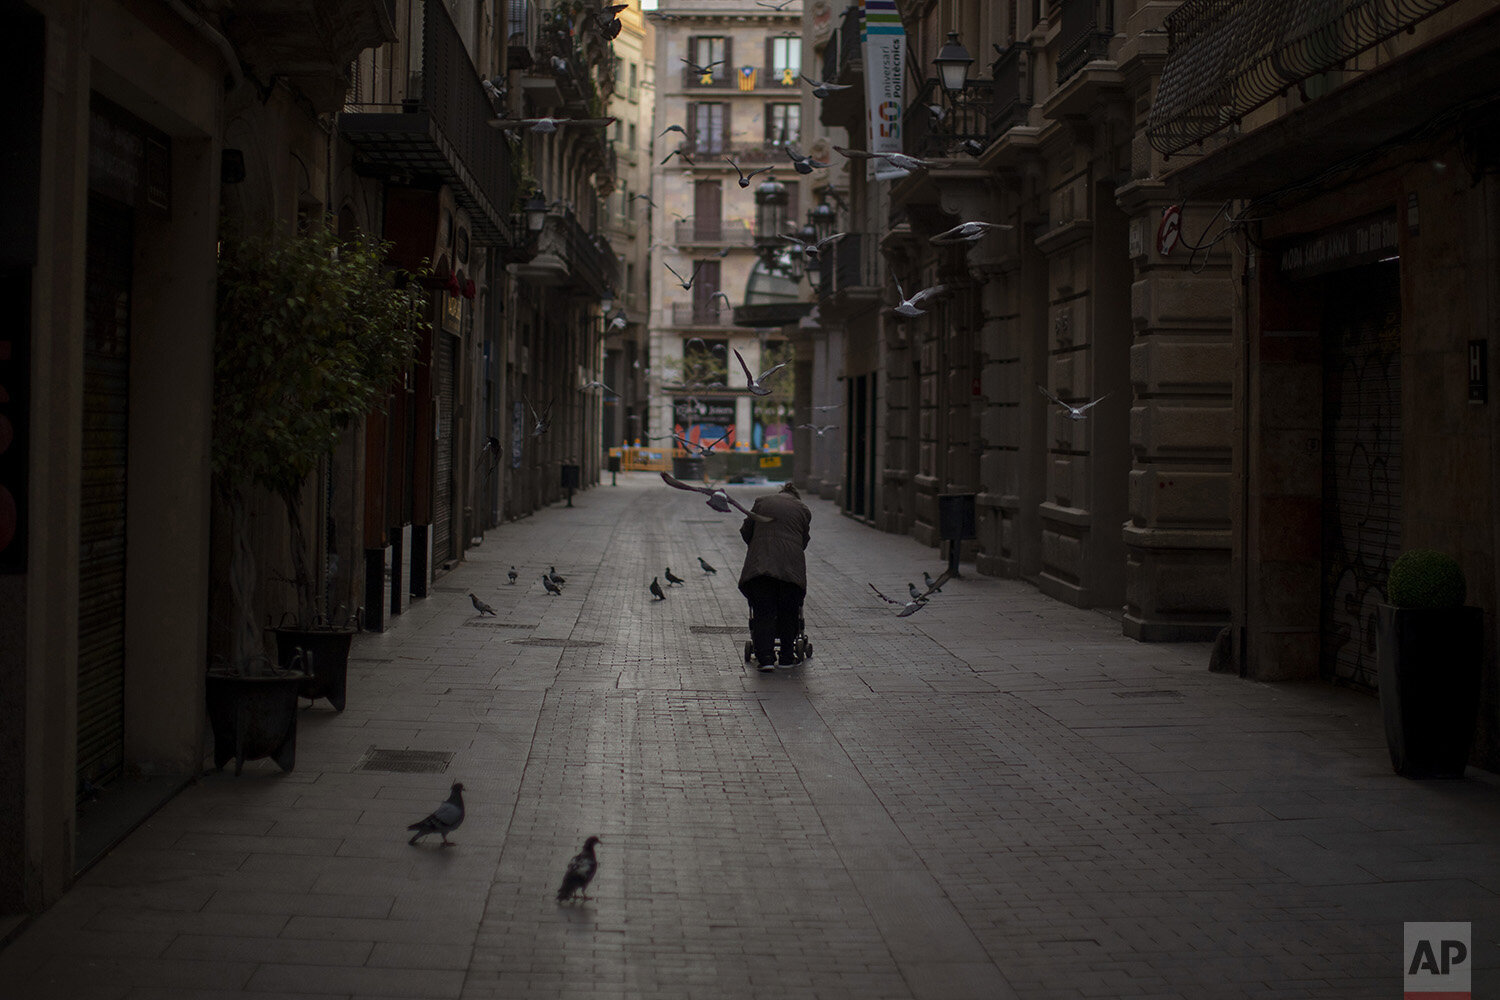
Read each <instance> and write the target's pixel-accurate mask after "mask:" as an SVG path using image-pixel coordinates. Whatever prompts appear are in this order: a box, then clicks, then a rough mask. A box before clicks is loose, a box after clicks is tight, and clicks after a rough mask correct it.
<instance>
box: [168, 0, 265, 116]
mask: <svg viewBox="0 0 1500 1000" xmlns="http://www.w3.org/2000/svg"><path fill="white" fill-rule="evenodd" d="M162 2H163V3H165V4H166V5H167V6H168V7H170V8H172V10H173V11H174V12H175V13H176V14H177V16H178V17H180V18H182V19H183V20H184V21H186V22H187V23H188V26H189V27H191V28H192V29H193V30H194V31H196V32H197V33H198V34H199V35H201V36H202V37H203V39H204V40H205V41H207V42H208V43H209V44H210V45H212V46H213V47H214V48H216V49H218V50H219V55H220V56H222V57H223V59H224V66H225V68H227V69H228V70H229V78H230V79H231V80H232V81H234V82H233V83H232V84H231V86H230V87H229V90H228V93H229V94H234V93H235V92H236V91H238V90H239V89H240V88H241V87H242V86H244V85H245V71H244V70H243V69H242V68H241V67H240V57H239V54H238V53H237V52H235V51H234V46H233V45H232V44H230V41H229V39H227V38H225V37H224V35H223V34H222V33H221V32H220V31H219V30H218V29H217V28H215V27H214V26H213V25H211V24H209V23H208V21H207V20H206V19H205V18H204V17H203V15H202V14H200V13H198V12H197V11H195V10H193V9H192V8H191V7H189V6H188V5H187V4H185V3H183V2H182V0H162Z"/></svg>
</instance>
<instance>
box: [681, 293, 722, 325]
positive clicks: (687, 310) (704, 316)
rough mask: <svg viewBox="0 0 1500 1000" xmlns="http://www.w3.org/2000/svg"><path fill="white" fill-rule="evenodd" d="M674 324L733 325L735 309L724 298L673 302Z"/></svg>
mask: <svg viewBox="0 0 1500 1000" xmlns="http://www.w3.org/2000/svg"><path fill="white" fill-rule="evenodd" d="M672 325H673V326H714V327H718V326H733V325H734V310H733V309H731V308H729V307H728V306H726V305H725V304H724V300H723V299H718V298H716V299H713V300H712V301H709V302H673V303H672Z"/></svg>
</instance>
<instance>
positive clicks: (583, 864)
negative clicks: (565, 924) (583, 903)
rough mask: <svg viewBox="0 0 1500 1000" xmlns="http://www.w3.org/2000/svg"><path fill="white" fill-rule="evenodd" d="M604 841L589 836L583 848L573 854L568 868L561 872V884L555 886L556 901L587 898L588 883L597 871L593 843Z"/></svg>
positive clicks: (597, 862)
mask: <svg viewBox="0 0 1500 1000" xmlns="http://www.w3.org/2000/svg"><path fill="white" fill-rule="evenodd" d="M602 843H604V841H602V840H600V839H599V838H598V837H590V838H589V839H588V840H585V841H584V842H583V850H581V851H579V852H578V853H577V854H575V855H573V860H571V861H569V862H568V870H567V871H565V872H563V880H562V885H560V886H558V888H557V901H558V902H559V903H566V902H567V901H568V900H570V899H580V898H581V899H588V898H589V894H588V887H589V883H590V882H592V881H594V876H595V875H597V874H598V873H599V859H598V858H596V857H595V856H594V845H595V844H602Z"/></svg>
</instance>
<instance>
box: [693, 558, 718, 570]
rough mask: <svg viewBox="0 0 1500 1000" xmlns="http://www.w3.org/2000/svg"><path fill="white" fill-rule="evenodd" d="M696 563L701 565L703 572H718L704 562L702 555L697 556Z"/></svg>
mask: <svg viewBox="0 0 1500 1000" xmlns="http://www.w3.org/2000/svg"><path fill="white" fill-rule="evenodd" d="M698 565H699V566H702V567H703V572H705V573H717V572H718V570H716V569H714V568H713V567H712V566H710V565H709V564H708V563H706V562H704V561H703V557H702V556H699V557H698Z"/></svg>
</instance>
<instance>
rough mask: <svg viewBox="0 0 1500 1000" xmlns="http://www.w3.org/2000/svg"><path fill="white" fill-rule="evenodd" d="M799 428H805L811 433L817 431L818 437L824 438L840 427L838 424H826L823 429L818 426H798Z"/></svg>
mask: <svg viewBox="0 0 1500 1000" xmlns="http://www.w3.org/2000/svg"><path fill="white" fill-rule="evenodd" d="M797 426H798V427H799V428H802V427H805V428H807V429H808V430H810V431H817V432H818V437H822V436H823V435H824V434H827V433H828V432H829V431H836V430H838V429H839V425H838V424H824V425H823V426H821V427H819V426H818V425H817V424H798V425H797Z"/></svg>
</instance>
